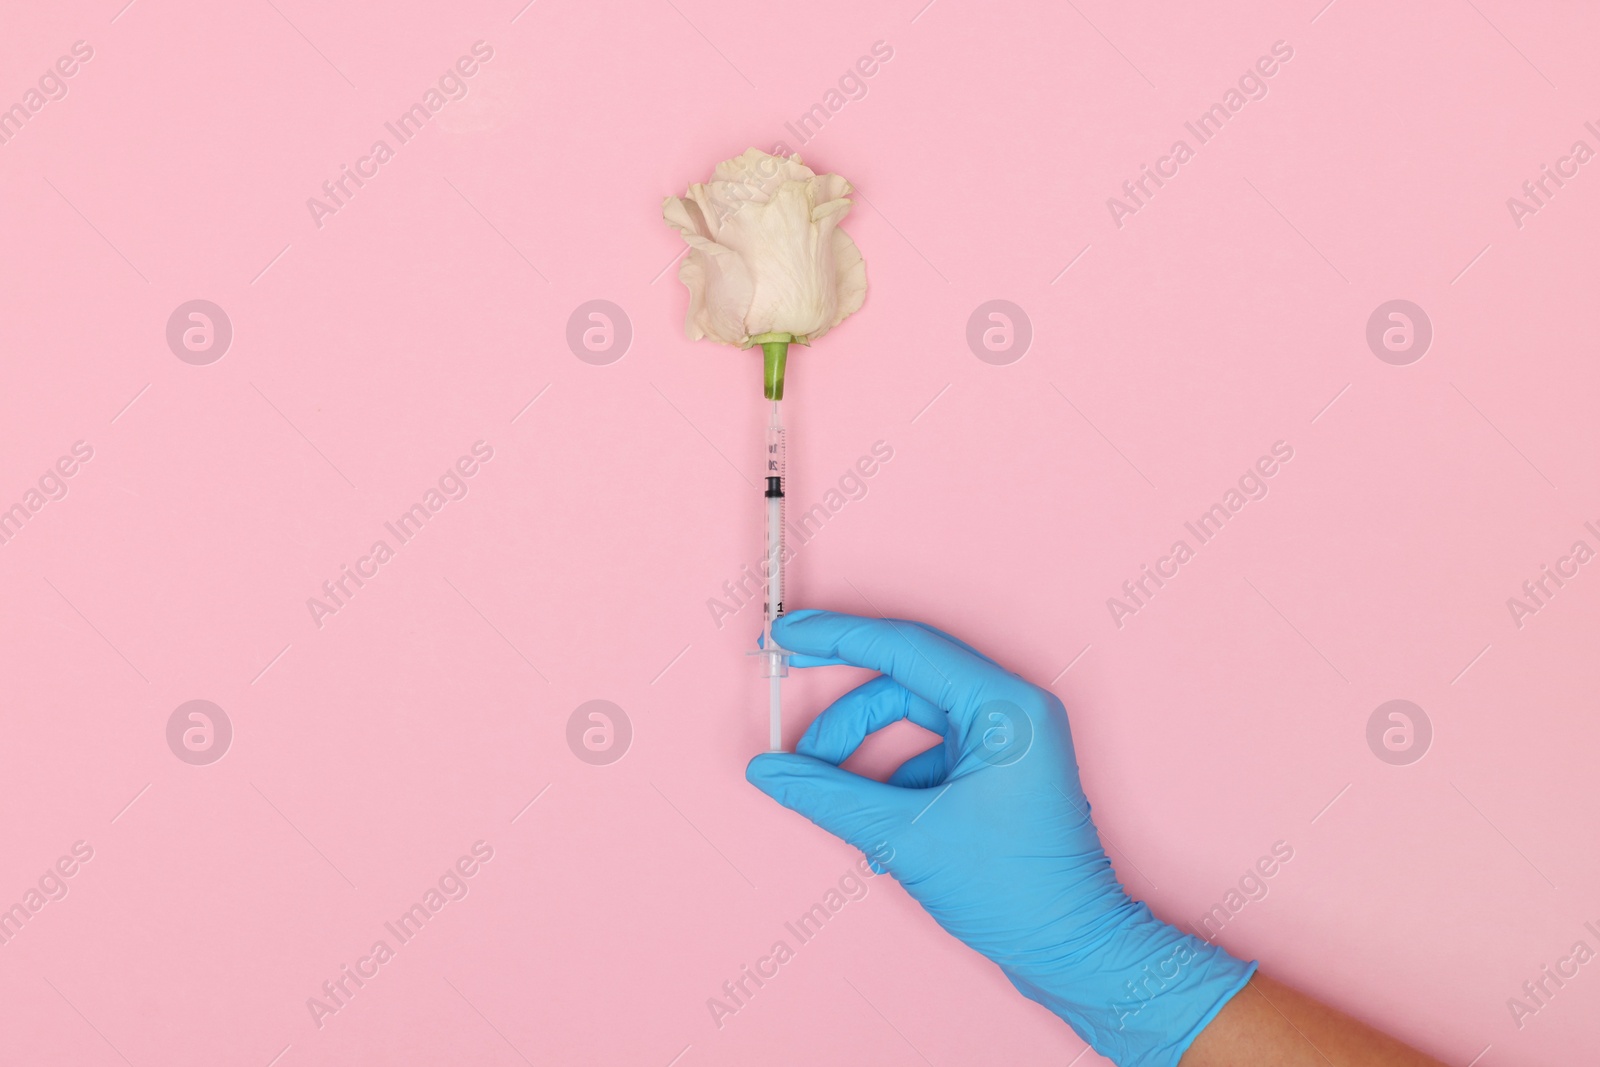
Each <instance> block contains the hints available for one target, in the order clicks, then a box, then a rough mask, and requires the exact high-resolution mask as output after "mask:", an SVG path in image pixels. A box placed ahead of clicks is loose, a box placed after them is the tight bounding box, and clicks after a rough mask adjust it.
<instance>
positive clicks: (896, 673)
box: [773, 609, 999, 711]
mask: <svg viewBox="0 0 1600 1067" xmlns="http://www.w3.org/2000/svg"><path fill="white" fill-rule="evenodd" d="M773 633H774V636H775V637H776V638H777V640H779V641H780V642H782V644H783V647H784V648H786V649H788V650H789V651H791V652H798V653H800V654H802V655H805V656H812V657H816V658H818V659H836V660H842V661H843V662H845V663H848V664H850V665H852V666H856V667H866V668H868V669H869V670H874V671H877V672H878V673H879V674H886V675H888V676H889V677H891V678H893V679H894V680H895V681H897V682H899V683H900V684H901V685H903V686H905V687H906V688H907V689H909V690H910V691H911V692H913V693H915V694H916V695H917V696H919V697H921V698H922V699H924V700H926V701H927V702H928V703H930V704H933V705H934V706H935V707H938V708H941V709H943V710H945V711H956V710H958V704H959V703H960V701H961V699H962V697H963V694H965V693H967V692H969V691H970V690H972V689H973V688H974V687H975V686H976V684H977V683H978V682H979V681H980V679H981V675H982V673H983V672H986V671H993V670H998V669H999V668H996V667H994V666H993V665H992V664H990V663H987V662H985V661H984V660H983V659H981V658H979V657H977V656H975V655H973V654H972V653H971V652H968V651H967V650H966V649H964V648H961V647H960V646H958V645H957V644H955V643H954V642H952V641H951V640H950V639H949V638H947V637H945V636H944V635H943V634H939V633H935V632H933V631H931V630H928V629H924V628H923V627H921V626H918V625H917V624H915V623H910V622H904V621H901V620H899V619H871V618H866V617H864V616H861V615H843V614H840V613H838V612H833V611H816V610H813V609H805V610H801V611H793V612H789V613H788V614H786V615H784V616H783V617H782V618H781V619H779V620H778V621H777V623H776V624H775V625H774V631H773Z"/></svg>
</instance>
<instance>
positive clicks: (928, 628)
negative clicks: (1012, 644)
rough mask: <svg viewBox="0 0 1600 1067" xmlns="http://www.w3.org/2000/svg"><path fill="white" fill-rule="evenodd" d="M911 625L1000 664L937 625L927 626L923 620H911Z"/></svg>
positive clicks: (981, 657)
mask: <svg viewBox="0 0 1600 1067" xmlns="http://www.w3.org/2000/svg"><path fill="white" fill-rule="evenodd" d="M911 625H913V626H920V627H922V628H923V629H924V630H926V631H928V632H929V633H930V634H938V635H939V636H940V637H942V638H944V639H945V640H946V641H949V642H950V643H951V644H952V645H955V646H956V647H957V648H964V649H966V650H967V651H968V652H971V653H972V654H973V655H974V656H977V657H978V658H979V659H981V660H983V661H984V662H985V663H994V665H995V666H996V667H999V666H1000V664H998V663H995V661H994V660H993V659H990V658H989V657H988V656H985V655H984V654H983V653H982V652H979V651H978V650H977V649H975V648H973V647H972V646H971V645H969V644H967V643H966V642H965V641H963V640H961V638H959V637H955V636H953V635H951V634H949V633H946V632H945V631H944V630H941V629H939V628H938V627H937V626H929V625H928V624H927V623H925V622H913V623H912V624H911ZM1004 669H1005V668H1003V667H1001V670H1004Z"/></svg>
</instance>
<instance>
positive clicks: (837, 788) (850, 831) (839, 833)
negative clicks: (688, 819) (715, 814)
mask: <svg viewBox="0 0 1600 1067" xmlns="http://www.w3.org/2000/svg"><path fill="white" fill-rule="evenodd" d="M744 776H745V779H746V780H747V781H749V783H750V784H751V785H753V786H755V787H756V788H757V789H759V790H761V791H762V792H763V793H765V794H767V796H769V797H771V798H772V799H773V800H776V801H777V802H778V803H779V804H782V805H783V806H784V807H786V808H788V809H789V810H790V811H795V812H798V813H800V814H801V815H804V816H805V817H806V818H808V819H810V820H811V821H812V822H814V823H816V824H817V825H818V826H820V827H822V828H823V829H824V830H826V831H828V832H829V833H830V834H833V835H834V836H835V837H838V838H841V839H842V840H844V841H847V842H849V843H850V844H851V845H854V846H855V847H856V848H859V849H860V850H861V851H863V852H865V853H867V854H868V855H869V856H870V855H883V854H890V855H892V851H891V852H888V853H885V850H884V846H885V845H886V844H889V843H890V841H889V838H890V834H891V833H896V832H900V831H902V830H903V829H904V828H905V827H906V826H908V825H909V824H910V821H911V816H912V815H913V814H914V813H915V806H916V805H918V804H919V803H926V801H921V800H920V797H921V795H922V794H921V791H920V790H912V789H896V788H895V787H894V786H889V785H884V784H883V783H882V782H875V781H873V780H872V779H871V778H863V777H861V776H860V775H857V774H851V773H850V772H849V771H842V770H840V769H839V768H838V767H835V766H834V765H833V764H831V763H824V762H823V761H822V760H818V759H812V758H811V757H810V756H800V755H791V754H789V753H784V752H763V753H762V754H761V755H759V756H757V757H756V758H755V759H753V760H751V761H750V765H749V766H748V767H746V768H745V772H744Z"/></svg>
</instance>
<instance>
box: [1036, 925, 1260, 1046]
mask: <svg viewBox="0 0 1600 1067" xmlns="http://www.w3.org/2000/svg"><path fill="white" fill-rule="evenodd" d="M1094 940H1095V941H1096V942H1097V944H1095V945H1094V946H1093V948H1092V950H1086V949H1085V948H1083V947H1074V948H1072V949H1071V950H1067V951H1063V952H1061V953H1060V954H1058V958H1057V959H1056V961H1055V963H1054V964H1053V965H1051V966H1048V967H1035V966H1027V967H1015V968H1007V969H1006V976H1007V977H1008V978H1010V979H1011V982H1012V984H1013V985H1015V986H1016V987H1017V989H1018V990H1019V991H1020V992H1021V993H1022V994H1023V995H1024V996H1026V997H1028V998H1029V999H1031V1000H1034V1001H1037V1002H1038V1003H1040V1004H1042V1005H1044V1006H1045V1007H1046V1008H1048V1009H1049V1010H1050V1011H1052V1012H1054V1013H1055V1014H1056V1015H1057V1016H1059V1017H1060V1018H1061V1019H1062V1020H1063V1021H1064V1022H1066V1023H1067V1025H1069V1026H1071V1027H1072V1029H1073V1030H1074V1032H1076V1033H1077V1034H1078V1036H1079V1037H1081V1038H1083V1039H1084V1040H1085V1041H1087V1042H1088V1043H1089V1044H1090V1045H1091V1046H1093V1048H1094V1050H1095V1051H1096V1052H1098V1053H1100V1054H1101V1055H1102V1056H1105V1057H1106V1058H1108V1059H1110V1060H1111V1061H1112V1062H1113V1063H1116V1064H1117V1065H1118V1067H1173V1065H1175V1064H1177V1062H1178V1060H1179V1059H1180V1058H1181V1057H1182V1055H1183V1053H1184V1051H1185V1050H1186V1049H1187V1048H1188V1047H1189V1045H1190V1044H1191V1043H1192V1042H1193V1041H1194V1039H1195V1038H1196V1037H1198V1036H1199V1034H1200V1031H1201V1030H1203V1029H1205V1027H1206V1025H1207V1024H1208V1023H1210V1021H1211V1020H1212V1018H1213V1017H1215V1015H1216V1014H1217V1012H1219V1011H1221V1010H1222V1007H1223V1006H1224V1005H1225V1004H1227V1002H1228V1001H1229V1000H1231V999H1232V998H1233V996H1234V995H1235V994H1236V993H1238V992H1239V991H1240V990H1241V989H1243V988H1244V985H1245V983H1246V982H1248V981H1249V979H1250V975H1251V974H1253V973H1254V972H1255V968H1256V965H1255V963H1254V962H1253V961H1252V962H1245V961H1242V960H1239V959H1236V958H1235V957H1233V956H1232V955H1230V954H1229V953H1228V952H1226V951H1225V950H1223V949H1222V948H1221V947H1219V946H1217V945H1213V944H1211V943H1209V942H1207V941H1203V940H1201V939H1200V938H1198V937H1195V936H1194V935H1192V934H1188V933H1185V932H1183V931H1182V930H1179V929H1178V928H1177V927H1175V926H1173V925H1171V924H1170V923H1166V922H1162V921H1161V920H1160V919H1157V918H1156V917H1155V916H1154V915H1153V914H1151V912H1150V909H1149V908H1148V907H1147V906H1146V905H1145V904H1143V903H1141V902H1137V901H1132V900H1127V901H1125V904H1124V906H1123V907H1120V908H1118V909H1117V915H1116V916H1115V921H1114V922H1113V923H1111V924H1109V926H1108V928H1107V929H1105V930H1104V931H1103V932H1102V933H1101V934H1099V935H1098V936H1096V937H1095V938H1094Z"/></svg>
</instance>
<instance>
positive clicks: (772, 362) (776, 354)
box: [750, 333, 795, 400]
mask: <svg viewBox="0 0 1600 1067" xmlns="http://www.w3.org/2000/svg"><path fill="white" fill-rule="evenodd" d="M793 340H795V336H794V334H792V333H758V334H756V335H755V336H754V337H752V338H750V343H751V344H753V345H757V344H758V345H760V346H761V354H762V357H763V359H762V375H761V393H762V395H763V396H765V397H766V398H767V399H768V400H782V399H783V371H784V367H785V365H786V364H787V363H788V360H789V342H791V341H793Z"/></svg>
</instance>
